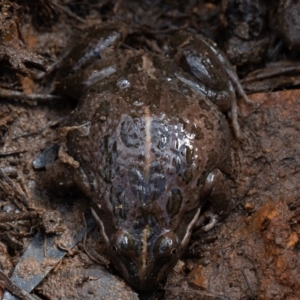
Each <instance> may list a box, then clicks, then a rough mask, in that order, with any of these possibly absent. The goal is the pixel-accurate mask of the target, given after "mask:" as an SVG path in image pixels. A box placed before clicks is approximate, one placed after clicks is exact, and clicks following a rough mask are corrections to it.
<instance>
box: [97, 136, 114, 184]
mask: <svg viewBox="0 0 300 300" xmlns="http://www.w3.org/2000/svg"><path fill="white" fill-rule="evenodd" d="M98 155H99V156H101V157H102V162H103V164H101V165H99V169H98V172H99V175H100V176H101V178H102V179H103V180H104V181H105V182H106V183H111V180H112V178H113V177H114V176H115V172H116V169H115V168H114V164H115V162H116V160H117V157H118V152H117V143H116V140H115V138H114V137H111V136H109V135H105V136H104V137H102V138H101V140H100V147H99V154H98Z"/></svg>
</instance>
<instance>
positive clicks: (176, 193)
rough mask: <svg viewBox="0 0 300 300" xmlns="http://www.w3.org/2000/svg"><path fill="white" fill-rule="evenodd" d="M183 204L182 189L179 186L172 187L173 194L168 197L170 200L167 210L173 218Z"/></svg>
mask: <svg viewBox="0 0 300 300" xmlns="http://www.w3.org/2000/svg"><path fill="white" fill-rule="evenodd" d="M181 204H182V194H181V191H180V190H179V189H177V188H175V189H172V191H171V195H170V196H169V198H168V202H167V206H166V208H167V212H168V214H169V216H170V218H171V219H172V218H173V217H174V216H176V215H177V214H178V213H179V210H180V207H181Z"/></svg>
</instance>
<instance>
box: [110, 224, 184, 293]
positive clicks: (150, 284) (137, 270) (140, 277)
mask: <svg viewBox="0 0 300 300" xmlns="http://www.w3.org/2000/svg"><path fill="white" fill-rule="evenodd" d="M109 254H110V259H111V261H112V262H113V264H114V265H115V267H116V268H117V269H118V271H119V272H120V273H121V275H122V276H123V278H124V279H125V280H126V281H127V282H128V283H129V284H130V285H131V286H132V287H134V288H135V289H137V290H149V289H152V288H154V286H155V285H156V284H157V283H158V282H159V281H161V280H162V279H163V278H164V277H165V276H166V275H167V273H168V272H170V270H171V269H172V268H173V267H174V266H175V264H176V263H177V261H178V259H179V257H180V243H179V241H178V238H177V236H176V234H175V233H174V232H172V231H165V232H163V233H161V234H160V235H156V234H152V233H151V230H150V228H149V227H145V228H144V229H143V230H142V231H141V232H139V233H138V234H136V233H133V232H129V231H124V230H119V231H117V232H116V233H115V234H114V236H113V237H112V238H111V239H110V243H109Z"/></svg>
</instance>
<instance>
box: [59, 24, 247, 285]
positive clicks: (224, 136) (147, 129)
mask: <svg viewBox="0 0 300 300" xmlns="http://www.w3.org/2000/svg"><path fill="white" fill-rule="evenodd" d="M127 34H128V29H127V26H126V25H125V24H123V23H119V22H112V23H109V24H100V25H98V26H94V27H92V28H89V29H88V30H86V31H85V32H84V33H83V34H82V37H81V38H80V39H79V40H78V41H77V42H76V43H74V44H73V46H72V47H71V48H70V49H69V51H68V53H67V54H66V55H65V57H64V62H63V64H62V66H61V68H60V70H59V71H58V75H57V82H58V88H59V90H60V91H61V92H63V93H65V94H68V95H69V96H72V97H74V98H76V99H77V100H78V105H77V107H76V108H75V110H74V112H73V113H72V117H71V120H70V122H69V126H67V127H65V128H67V129H66V130H65V131H64V132H65V133H64V142H62V145H61V147H62V149H63V151H62V152H63V153H64V154H65V155H67V156H68V158H71V160H72V163H70V159H68V161H69V165H68V168H69V169H72V174H73V175H72V177H73V179H74V182H75V183H76V185H77V186H78V187H79V188H80V189H81V190H82V191H83V192H84V193H85V194H86V195H87V197H88V198H90V199H91V207H92V208H91V210H92V214H93V216H94V218H95V220H96V221H97V223H98V225H99V228H100V232H101V235H102V238H103V240H104V242H105V244H106V247H107V250H108V251H107V252H108V255H109V259H110V261H111V262H112V263H113V265H114V267H115V268H116V269H117V271H118V272H119V274H120V275H121V276H122V277H123V278H124V280H125V281H126V282H127V283H128V284H129V285H130V286H132V287H133V288H135V289H136V290H151V289H153V288H155V287H156V285H157V284H158V283H159V282H161V281H162V280H163V279H164V278H165V277H166V276H167V275H168V273H169V272H170V271H171V270H172V269H173V268H174V266H175V265H176V264H177V262H178V261H179V259H180V257H181V256H182V254H183V253H184V251H185V249H186V247H187V244H188V242H189V240H190V237H191V234H192V232H193V230H194V229H195V228H196V227H197V228H200V227H201V228H202V230H204V231H208V230H211V229H212V228H213V227H214V226H215V224H216V223H217V222H219V221H220V220H222V219H224V218H225V217H227V216H228V214H229V213H230V211H231V210H232V208H233V206H234V201H233V198H232V195H231V188H230V185H229V180H228V173H226V170H227V169H228V164H229V162H230V146H231V141H232V138H233V137H232V136H233V135H232V132H231V131H232V129H231V128H230V124H229V123H230V122H229V121H228V118H227V117H226V113H227V112H228V111H231V116H232V124H233V125H232V127H233V131H234V132H235V134H236V136H239V134H240V129H239V126H238V122H237V111H236V96H235V86H238V89H237V90H238V91H240V93H241V94H242V96H243V95H244V94H243V90H242V88H241V86H240V85H239V83H238V78H237V75H235V73H234V70H233V69H232V67H231V66H230V64H229V62H228V61H227V60H226V58H224V55H222V53H221V52H220V51H219V50H218V49H217V48H216V46H215V44H214V43H213V42H212V41H210V40H208V39H207V38H204V37H203V36H201V35H198V34H191V33H188V32H185V31H180V32H178V33H176V34H174V36H173V37H172V38H171V40H170V41H169V43H168V45H167V46H166V47H165V49H166V53H165V54H163V55H162V54H153V53H148V52H147V51H145V50H136V49H131V48H129V47H123V48H122V43H123V41H124V39H125V38H126V36H127ZM244 96H245V95H244ZM64 163H65V164H67V163H66V162H64ZM204 208H205V213H204V214H203V212H202V210H203V209H204Z"/></svg>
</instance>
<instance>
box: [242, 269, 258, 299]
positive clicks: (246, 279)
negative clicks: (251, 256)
mask: <svg viewBox="0 0 300 300" xmlns="http://www.w3.org/2000/svg"><path fill="white" fill-rule="evenodd" d="M241 272H242V274H243V277H244V279H245V281H246V284H247V286H248V288H249V290H250V293H251V295H252V297H253V299H256V296H255V294H254V291H253V290H252V287H251V284H250V282H249V280H248V277H247V275H246V273H245V271H244V269H241Z"/></svg>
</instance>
